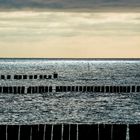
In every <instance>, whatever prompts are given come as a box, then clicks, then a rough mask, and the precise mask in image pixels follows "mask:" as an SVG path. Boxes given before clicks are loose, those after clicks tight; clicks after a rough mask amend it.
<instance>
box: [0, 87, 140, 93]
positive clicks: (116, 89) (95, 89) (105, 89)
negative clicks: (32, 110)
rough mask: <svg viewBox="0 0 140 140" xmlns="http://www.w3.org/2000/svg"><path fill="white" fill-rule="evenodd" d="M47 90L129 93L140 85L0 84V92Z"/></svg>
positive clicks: (42, 91)
mask: <svg viewBox="0 0 140 140" xmlns="http://www.w3.org/2000/svg"><path fill="white" fill-rule="evenodd" d="M47 92H93V93H98V92H99V93H130V92H140V86H29V87H26V86H0V93H47Z"/></svg>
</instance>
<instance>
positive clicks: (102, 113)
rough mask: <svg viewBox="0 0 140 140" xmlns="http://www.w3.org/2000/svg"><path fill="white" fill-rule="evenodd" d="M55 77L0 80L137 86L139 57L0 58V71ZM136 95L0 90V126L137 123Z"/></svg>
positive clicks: (139, 105) (139, 108)
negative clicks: (113, 58)
mask: <svg viewBox="0 0 140 140" xmlns="http://www.w3.org/2000/svg"><path fill="white" fill-rule="evenodd" d="M53 72H57V73H58V74H59V78H58V79H50V80H49V79H46V80H39V79H38V80H13V79H11V80H1V81H0V84H1V85H2V86H4V85H6V86H9V85H16V86H17V85H24V86H30V85H54V86H56V85H140V61H121V60H120V61H94V60H93V61H91V60H90V61H88V60H83V61H78V60H77V61H74V60H47V59H1V60H0V74H3V75H4V74H5V75H6V74H11V75H14V74H28V75H29V74H52V73H53ZM139 122H140V94H139V93H86V92H85V93H80V92H75V93H70V92H67V93H55V92H53V93H46V94H24V95H20V94H0V123H1V124H36V123H139Z"/></svg>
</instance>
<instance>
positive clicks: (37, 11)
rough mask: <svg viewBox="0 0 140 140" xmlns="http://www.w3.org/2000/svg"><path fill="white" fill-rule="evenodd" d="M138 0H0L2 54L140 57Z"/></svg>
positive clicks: (36, 56) (56, 56)
mask: <svg viewBox="0 0 140 140" xmlns="http://www.w3.org/2000/svg"><path fill="white" fill-rule="evenodd" d="M139 5H140V1H139V0H24V1H23V0H0V57H4V58H5V57H6V58H7V57H8V58H13V57H14V58H24V57H26V58H38V57H39V58H42V57H43V58H140V12H139V8H140V6H139Z"/></svg>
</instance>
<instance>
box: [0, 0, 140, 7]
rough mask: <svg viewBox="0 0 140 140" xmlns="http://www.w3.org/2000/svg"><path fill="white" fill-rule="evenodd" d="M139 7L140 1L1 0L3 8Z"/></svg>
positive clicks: (0, 5)
mask: <svg viewBox="0 0 140 140" xmlns="http://www.w3.org/2000/svg"><path fill="white" fill-rule="evenodd" d="M134 5H135V6H139V5H140V0H0V7H1V8H54V9H55V8H59V9H64V8H94V7H99V6H103V7H106V6H109V7H115V6H125V7H127V6H128V7H130V6H134Z"/></svg>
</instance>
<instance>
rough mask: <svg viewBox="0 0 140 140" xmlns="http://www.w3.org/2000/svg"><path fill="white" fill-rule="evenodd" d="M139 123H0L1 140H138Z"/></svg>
mask: <svg viewBox="0 0 140 140" xmlns="http://www.w3.org/2000/svg"><path fill="white" fill-rule="evenodd" d="M139 130H140V125H139V124H35V125H0V139H1V140H128V139H129V140H140V133H139Z"/></svg>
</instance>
